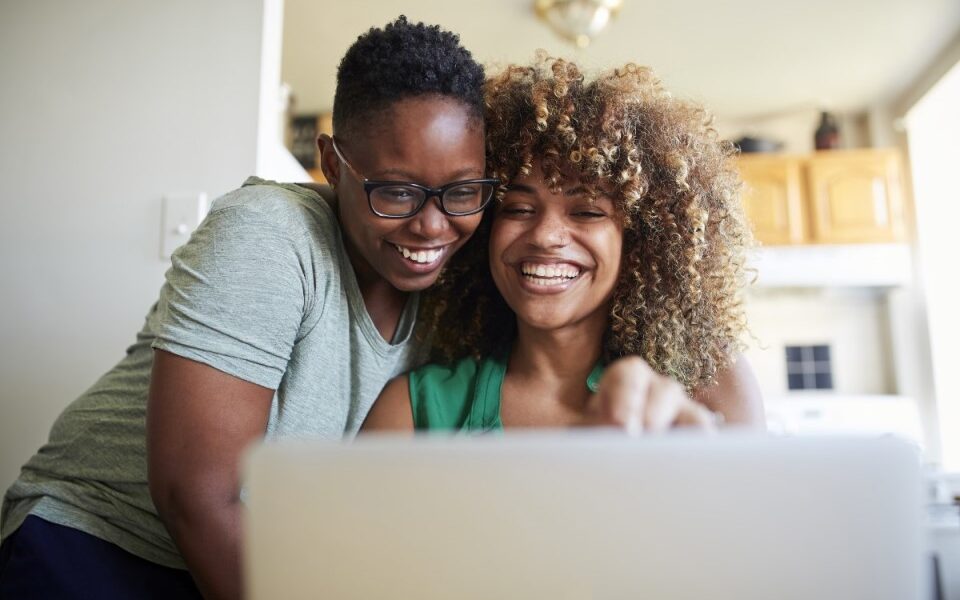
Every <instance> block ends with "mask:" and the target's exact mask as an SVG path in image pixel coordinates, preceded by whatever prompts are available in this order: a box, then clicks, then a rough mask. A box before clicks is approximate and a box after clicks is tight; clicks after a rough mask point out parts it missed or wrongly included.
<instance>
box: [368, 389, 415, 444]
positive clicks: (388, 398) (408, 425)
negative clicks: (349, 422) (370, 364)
mask: <svg viewBox="0 0 960 600" xmlns="http://www.w3.org/2000/svg"><path fill="white" fill-rule="evenodd" d="M377 430H381V431H413V410H412V409H411V408H410V384H409V379H408V377H407V376H406V375H400V376H398V377H394V378H393V379H391V380H390V381H389V382H388V383H387V385H386V387H384V388H383V391H382V392H380V395H379V396H378V397H377V401H376V402H374V404H373V408H371V409H370V413H369V414H368V415H367V418H366V420H365V421H364V422H363V425H362V426H361V427H360V431H377Z"/></svg>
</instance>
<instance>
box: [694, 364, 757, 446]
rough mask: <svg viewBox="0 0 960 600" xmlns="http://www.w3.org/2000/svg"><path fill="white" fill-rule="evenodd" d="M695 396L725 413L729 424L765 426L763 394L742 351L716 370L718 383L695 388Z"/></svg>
mask: <svg viewBox="0 0 960 600" xmlns="http://www.w3.org/2000/svg"><path fill="white" fill-rule="evenodd" d="M693 399H694V400H696V401H697V402H700V403H701V404H703V405H704V406H706V407H707V408H709V409H710V410H712V411H713V412H717V413H720V414H722V415H723V417H724V420H725V422H726V423H727V424H729V425H745V426H748V427H751V428H755V429H764V428H765V426H766V425H765V417H764V414H763V397H762V395H761V394H760V385H759V384H758V383H757V377H756V375H754V373H753V368H752V367H751V366H750V363H749V362H748V361H747V359H746V357H744V356H743V355H742V354H737V355H736V356H734V357H733V358H732V360H731V362H730V366H729V367H727V368H726V369H723V370H722V371H720V372H719V373H717V380H716V383H714V384H713V385H709V386H704V387H701V388H698V389H695V390H694V391H693Z"/></svg>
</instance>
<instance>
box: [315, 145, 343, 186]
mask: <svg viewBox="0 0 960 600" xmlns="http://www.w3.org/2000/svg"><path fill="white" fill-rule="evenodd" d="M317 148H319V149H320V170H321V171H323V176H324V177H325V178H326V179H327V183H329V184H330V187H337V184H339V183H340V159H339V158H337V153H336V152H335V151H334V149H333V138H331V137H330V136H329V135H327V134H325V133H321V134H320V137H318V138H317Z"/></svg>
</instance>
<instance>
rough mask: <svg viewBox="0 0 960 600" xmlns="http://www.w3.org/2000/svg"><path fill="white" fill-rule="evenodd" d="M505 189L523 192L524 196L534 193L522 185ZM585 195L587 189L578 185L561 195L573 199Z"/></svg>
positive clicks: (511, 185) (531, 189) (514, 184)
mask: <svg viewBox="0 0 960 600" xmlns="http://www.w3.org/2000/svg"><path fill="white" fill-rule="evenodd" d="M507 187H508V188H509V189H511V190H513V191H516V192H523V193H525V194H534V193H535V192H534V190H533V188H532V187H530V186H529V185H525V184H523V183H511V184H510V185H508V186H507ZM586 193H587V188H586V187H584V186H582V185H578V186H576V187H572V188H570V189H568V190H564V192H563V195H564V196H567V197H573V196H582V195H584V194H586Z"/></svg>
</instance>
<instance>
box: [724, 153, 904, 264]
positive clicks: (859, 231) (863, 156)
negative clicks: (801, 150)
mask: <svg viewBox="0 0 960 600" xmlns="http://www.w3.org/2000/svg"><path fill="white" fill-rule="evenodd" d="M900 165H901V162H900V154H899V152H897V151H896V150H888V149H867V150H830V151H823V152H817V153H815V154H810V155H778V154H745V155H743V156H741V157H740V173H741V176H742V178H743V181H744V193H743V205H744V211H745V212H746V215H747V219H748V221H750V223H751V225H752V227H753V231H754V235H755V237H756V238H757V240H759V241H760V242H761V243H763V244H766V245H771V246H776V245H787V244H805V243H806V244H843V243H885V242H901V241H905V240H906V239H907V228H906V218H905V214H904V212H905V209H904V197H903V196H904V190H903V184H902V175H901V166H900Z"/></svg>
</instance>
